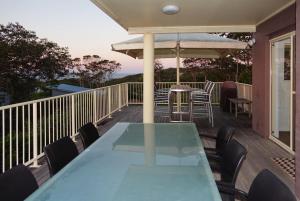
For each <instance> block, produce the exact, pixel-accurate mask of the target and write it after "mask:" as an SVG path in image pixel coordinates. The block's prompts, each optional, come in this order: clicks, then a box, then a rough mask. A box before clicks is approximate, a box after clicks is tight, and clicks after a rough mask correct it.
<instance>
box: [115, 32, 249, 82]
mask: <svg viewBox="0 0 300 201" xmlns="http://www.w3.org/2000/svg"><path fill="white" fill-rule="evenodd" d="M247 45H248V44H247V43H245V42H241V41H238V40H233V39H229V38H224V37H221V36H219V35H216V34H208V33H178V34H176V33H175V34H155V38H154V57H155V58H156V59H161V58H177V83H178V84H179V64H180V62H179V58H219V57H220V56H222V55H226V54H229V53H230V52H231V51H232V50H239V49H246V47H247ZM111 46H112V50H113V51H116V52H120V53H123V54H126V55H129V56H131V57H133V58H136V59H143V48H144V39H143V37H138V38H134V39H131V40H127V41H124V42H120V43H115V44H112V45H111Z"/></svg>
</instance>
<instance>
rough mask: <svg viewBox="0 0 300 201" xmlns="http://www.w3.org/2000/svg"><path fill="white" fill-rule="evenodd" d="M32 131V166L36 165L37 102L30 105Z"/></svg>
mask: <svg viewBox="0 0 300 201" xmlns="http://www.w3.org/2000/svg"><path fill="white" fill-rule="evenodd" d="M32 107H33V108H32V121H33V122H32V123H33V126H32V131H33V159H34V162H33V167H38V160H37V156H38V139H37V138H38V136H37V124H38V123H37V103H33V105H32Z"/></svg>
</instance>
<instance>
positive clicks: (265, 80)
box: [252, 0, 299, 138]
mask: <svg viewBox="0 0 300 201" xmlns="http://www.w3.org/2000/svg"><path fill="white" fill-rule="evenodd" d="M298 1H299V0H298ZM295 9H296V5H295V4H294V5H292V6H290V7H288V8H287V9H285V10H284V11H282V12H281V13H279V14H277V15H276V16H274V17H272V18H271V19H269V20H268V21H266V22H264V23H263V24H261V25H259V26H258V27H257V32H256V33H255V39H256V43H255V45H254V47H253V68H252V81H253V119H252V126H253V130H254V131H256V132H257V133H258V134H260V135H262V136H263V137H266V138H267V137H269V135H270V128H269V121H270V44H269V40H270V39H272V38H274V37H276V36H279V35H282V34H285V33H288V32H291V31H294V30H295V29H296V17H295V13H296V12H295V11H296V10H295Z"/></svg>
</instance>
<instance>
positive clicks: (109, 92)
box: [108, 86, 111, 118]
mask: <svg viewBox="0 0 300 201" xmlns="http://www.w3.org/2000/svg"><path fill="white" fill-rule="evenodd" d="M108 118H111V86H109V87H108Z"/></svg>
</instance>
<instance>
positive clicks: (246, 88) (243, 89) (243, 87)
mask: <svg viewBox="0 0 300 201" xmlns="http://www.w3.org/2000/svg"><path fill="white" fill-rule="evenodd" d="M236 84H237V88H238V90H237V91H238V97H239V98H245V99H248V100H251V101H252V85H251V84H244V83H236Z"/></svg>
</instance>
